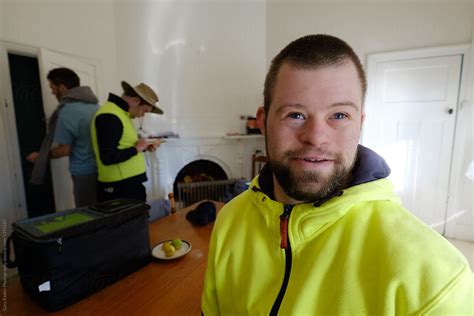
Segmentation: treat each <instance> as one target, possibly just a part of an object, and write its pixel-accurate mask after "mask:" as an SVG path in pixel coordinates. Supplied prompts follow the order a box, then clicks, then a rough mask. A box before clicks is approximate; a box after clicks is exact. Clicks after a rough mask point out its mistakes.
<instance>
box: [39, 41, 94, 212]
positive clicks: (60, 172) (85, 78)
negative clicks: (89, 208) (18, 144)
mask: <svg viewBox="0 0 474 316" xmlns="http://www.w3.org/2000/svg"><path fill="white" fill-rule="evenodd" d="M38 57H39V58H38V59H39V65H40V74H41V88H42V94H43V104H44V113H45V115H46V117H47V118H48V119H49V118H50V117H51V114H53V112H54V110H55V109H56V107H57V105H58V101H57V100H56V98H55V97H54V96H53V95H52V94H51V89H50V88H49V84H48V80H47V78H46V76H47V74H48V72H49V71H50V70H51V69H54V68H58V67H67V68H69V69H72V70H74V71H75V72H76V73H77V75H78V76H79V78H80V80H81V85H82V86H89V87H90V88H91V89H92V91H94V93H95V94H96V96H97V97H98V98H99V95H98V80H97V66H96V65H95V64H93V63H88V62H85V61H83V60H80V59H79V58H77V57H74V56H70V55H65V54H62V53H58V52H53V51H50V50H47V49H43V48H42V49H40V54H39V56H38ZM68 166H69V159H68V158H67V157H66V158H60V159H52V160H51V175H52V178H53V189H54V200H55V204H56V209H57V210H65V209H69V208H73V207H74V196H73V193H72V192H73V188H72V180H71V175H70V173H69V171H68Z"/></svg>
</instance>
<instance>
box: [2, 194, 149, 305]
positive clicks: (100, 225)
mask: <svg viewBox="0 0 474 316" xmlns="http://www.w3.org/2000/svg"><path fill="white" fill-rule="evenodd" d="M149 208H150V207H149V206H148V205H147V204H145V203H143V202H140V201H135V200H125V199H119V200H113V201H108V202H105V203H101V204H97V205H94V206H91V207H86V208H78V209H72V210H66V211H62V212H57V213H54V214H48V215H45V216H41V217H36V218H31V219H25V220H19V221H17V222H15V223H14V224H13V233H12V236H11V239H12V241H13V246H14V249H15V262H14V263H12V262H10V265H11V266H17V267H18V274H19V276H20V280H21V283H22V286H23V288H24V289H25V290H26V292H27V293H28V294H29V295H30V296H31V297H32V298H33V299H34V300H35V301H37V302H38V303H39V304H40V305H41V306H42V307H44V308H45V309H46V310H49V311H55V310H59V309H62V308H64V307H66V306H68V305H71V304H72V303H75V302H77V301H79V300H81V299H82V298H84V297H86V296H88V295H90V294H92V293H94V292H96V291H98V290H100V289H102V288H104V287H106V286H108V285H109V284H111V283H113V282H115V281H117V280H118V279H120V278H122V277H124V276H126V275H128V274H130V273H131V272H133V271H136V270H137V269H139V268H141V267H143V266H145V265H146V264H148V263H149V262H150V259H151V256H150V244H149V239H148V210H149ZM7 253H9V251H8V250H7Z"/></svg>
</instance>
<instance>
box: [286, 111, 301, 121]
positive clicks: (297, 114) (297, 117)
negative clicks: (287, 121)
mask: <svg viewBox="0 0 474 316" xmlns="http://www.w3.org/2000/svg"><path fill="white" fill-rule="evenodd" d="M287 117H289V118H292V119H295V120H304V118H305V117H304V115H303V114H301V113H290V114H288V115H287Z"/></svg>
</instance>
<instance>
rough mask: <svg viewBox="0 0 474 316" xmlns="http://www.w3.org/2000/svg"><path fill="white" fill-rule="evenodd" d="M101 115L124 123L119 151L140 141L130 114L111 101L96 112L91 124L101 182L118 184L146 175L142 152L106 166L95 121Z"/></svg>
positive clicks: (93, 146) (93, 145)
mask: <svg viewBox="0 0 474 316" xmlns="http://www.w3.org/2000/svg"><path fill="white" fill-rule="evenodd" d="M101 114H112V115H115V116H116V117H117V118H118V119H120V122H121V123H122V126H123V132H122V136H121V138H120V140H119V144H118V149H124V148H130V147H133V146H135V143H136V142H137V140H138V135H137V131H136V130H135V128H134V126H133V123H132V120H131V118H130V115H129V113H128V112H127V111H125V110H123V109H121V108H120V107H119V106H118V105H116V104H114V103H112V102H110V101H107V102H105V103H104V105H102V106H101V107H100V108H99V110H98V111H97V112H96V114H95V116H94V119H93V121H92V124H91V136H92V148H93V149H94V153H95V156H96V161H97V169H98V177H99V181H101V182H117V181H121V180H125V179H129V178H131V177H134V176H137V175H140V174H143V173H145V172H146V163H145V156H144V155H143V153H142V152H138V153H137V154H136V155H134V156H132V157H131V158H130V159H128V160H126V161H123V162H120V163H116V164H111V165H105V164H104V163H103V162H102V159H101V158H100V151H99V144H98V141H97V131H96V127H95V119H96V117H97V116H99V115H101Z"/></svg>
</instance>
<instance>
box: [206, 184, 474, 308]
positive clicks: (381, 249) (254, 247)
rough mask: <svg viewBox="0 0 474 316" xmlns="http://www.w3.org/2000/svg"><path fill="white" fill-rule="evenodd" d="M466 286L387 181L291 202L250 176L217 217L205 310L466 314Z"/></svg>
mask: <svg viewBox="0 0 474 316" xmlns="http://www.w3.org/2000/svg"><path fill="white" fill-rule="evenodd" d="M285 209H286V213H287V214H289V216H288V218H286V217H285V216H282V214H283V213H284V211H285ZM286 223H287V224H288V226H287V237H288V238H287V239H286V238H284V237H283V238H282V235H284V234H285V228H284V226H285V224H286ZM285 239H286V241H287V242H288V244H287V249H283V248H282V246H285V245H284V243H285V241H284V240H285ZM282 244H283V245H282ZM472 287H473V274H472V272H471V270H470V268H469V265H468V263H467V261H466V259H465V258H464V257H463V256H462V255H461V254H460V253H459V252H458V251H457V250H456V249H455V248H454V247H453V246H452V245H451V244H450V243H449V242H448V241H447V240H445V238H444V237H443V236H441V235H440V234H438V233H437V232H435V231H434V230H432V229H431V228H430V227H428V226H427V225H425V224H423V223H422V222H421V221H419V220H418V219H417V218H416V217H415V216H413V215H412V214H411V213H409V212H408V211H407V210H405V209H404V208H403V207H402V206H401V205H400V200H399V198H398V197H396V196H395V194H394V193H393V189H392V184H391V182H390V181H389V180H387V179H378V180H374V181H370V182H367V183H362V184H358V185H355V186H353V187H350V188H348V189H345V190H344V191H343V194H342V195H341V196H335V197H333V198H331V199H330V200H329V201H327V202H325V203H323V204H322V205H321V206H315V205H314V204H311V203H308V204H298V205H295V206H294V207H292V208H291V206H285V205H283V204H281V203H279V202H276V201H274V200H272V199H271V198H270V197H269V196H268V195H267V194H265V193H264V192H262V191H261V188H260V185H259V181H258V179H257V178H256V179H254V180H253V182H252V184H251V187H250V189H249V190H247V191H246V192H244V193H242V194H241V195H239V196H237V197H236V198H234V199H233V200H232V201H231V202H229V203H228V204H227V205H226V206H224V208H223V209H222V210H221V211H220V213H219V214H218V218H217V220H216V223H215V226H214V230H213V233H212V238H211V243H210V248H209V257H208V266H207V271H206V277H205V283H204V292H203V296H202V311H203V313H204V315H206V316H207V315H269V314H277V313H278V315H377V316H378V315H473V304H474V297H473V289H472Z"/></svg>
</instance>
